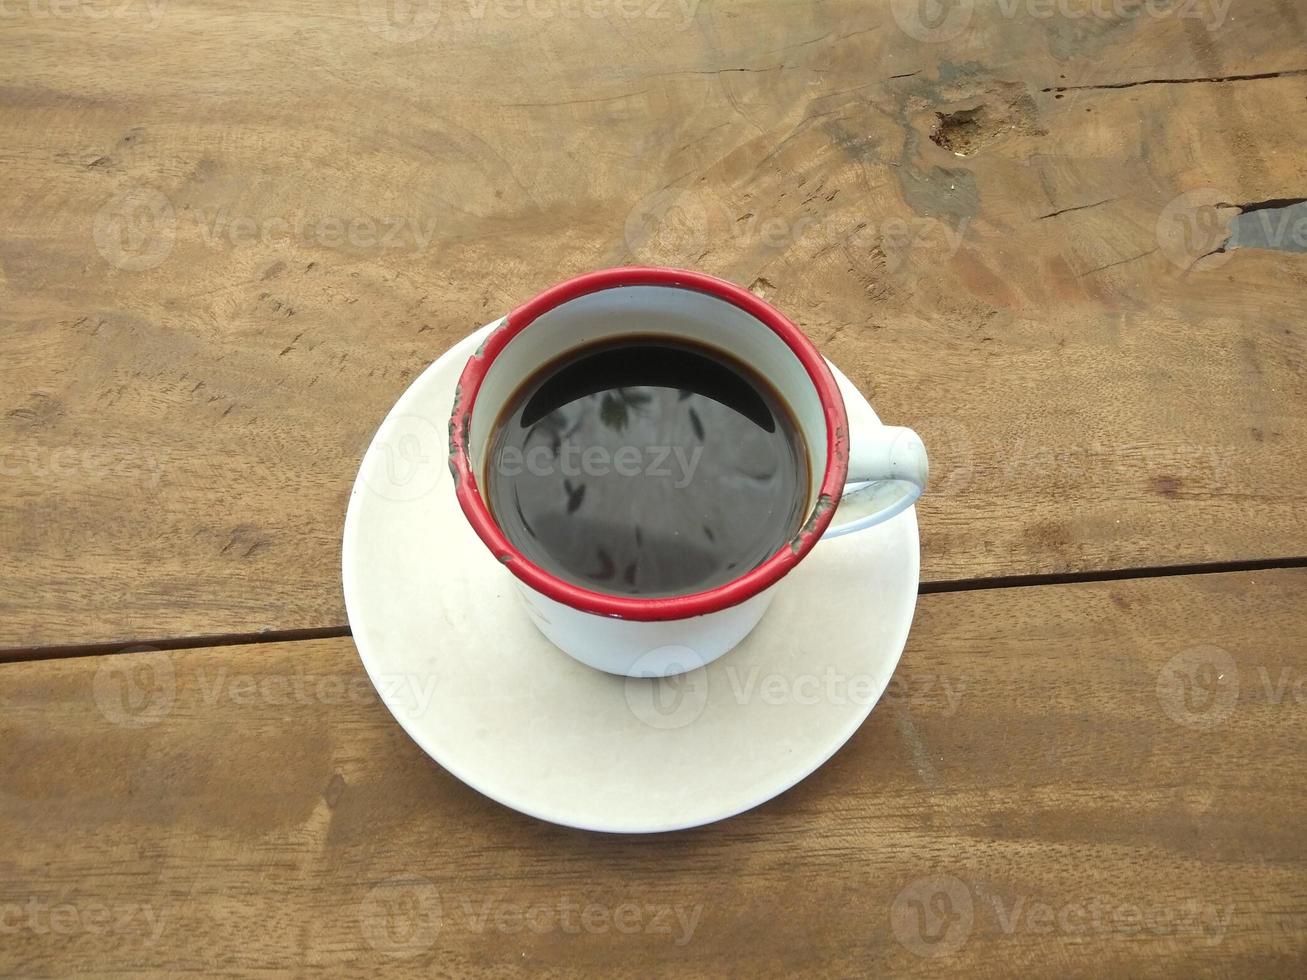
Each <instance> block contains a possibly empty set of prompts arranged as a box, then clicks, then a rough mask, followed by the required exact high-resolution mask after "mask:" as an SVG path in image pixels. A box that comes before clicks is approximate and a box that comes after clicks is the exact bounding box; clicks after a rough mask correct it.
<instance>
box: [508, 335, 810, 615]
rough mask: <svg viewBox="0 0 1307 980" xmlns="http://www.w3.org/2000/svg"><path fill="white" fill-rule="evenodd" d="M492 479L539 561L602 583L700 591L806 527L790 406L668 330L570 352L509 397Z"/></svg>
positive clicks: (594, 584) (629, 589)
mask: <svg viewBox="0 0 1307 980" xmlns="http://www.w3.org/2000/svg"><path fill="white" fill-rule="evenodd" d="M483 486H485V487H486V488H487V492H486V500H487V502H488V503H489V505H490V509H491V512H492V513H493V514H494V517H495V520H496V521H497V522H498V523H499V526H500V528H502V529H503V531H504V533H505V534H506V535H507V536H508V538H509V540H511V541H512V542H513V544H514V545H516V546H517V547H518V549H520V550H521V552H522V553H523V554H524V555H526V557H527V558H529V559H530V560H531V561H532V562H534V563H535V564H537V565H539V566H540V567H541V568H544V569H545V570H547V571H549V572H550V573H552V574H554V575H557V576H558V577H559V578H562V579H565V580H566V581H569V582H572V583H574V584H576V585H580V586H583V587H585V588H589V589H594V590H596V591H599V592H608V593H613V594H618V595H633V596H645V597H653V596H669V595H683V594H687V593H691V592H699V591H702V590H704V589H710V588H713V587H714V586H717V585H722V584H724V583H726V582H729V581H730V580H731V579H734V578H738V577H739V576H741V575H743V574H744V573H745V572H748V571H749V570H751V569H753V568H755V567H757V566H758V565H759V564H761V563H762V562H763V561H765V560H766V559H767V558H768V557H770V556H771V555H772V554H773V553H775V552H776V551H777V550H778V549H779V548H780V547H781V546H782V545H783V544H785V542H787V541H788V540H789V539H790V538H792V537H793V536H794V535H795V534H796V533H797V531H798V529H799V525H800V522H801V521H802V519H803V514H804V512H805V510H806V504H807V499H808V457H807V452H806V449H805V447H804V443H803V437H802V434H801V433H800V432H799V429H798V426H797V425H796V423H795V421H794V418H793V416H792V415H791V413H790V410H789V408H788V407H787V406H786V405H785V404H784V402H783V401H782V400H781V399H780V397H779V396H778V395H777V394H776V392H775V391H773V390H772V388H771V386H770V385H768V384H767V383H766V382H765V381H763V380H762V379H761V378H759V377H758V376H757V375H756V374H754V373H753V371H752V370H750V369H749V368H747V367H746V366H744V365H743V364H741V363H739V362H738V361H736V360H735V359H734V358H731V357H729V356H727V355H725V354H723V353H720V352H718V351H716V350H712V349H709V348H707V347H700V346H697V345H692V344H688V343H680V342H669V341H667V340H665V339H663V338H658V337H626V338H622V339H620V340H615V341H605V342H602V343H597V344H593V345H590V346H586V347H582V348H579V349H577V350H575V351H571V352H569V353H568V354H566V355H564V356H562V357H560V358H559V359H557V360H555V361H553V362H552V363H550V364H547V365H546V366H545V367H544V368H542V369H541V370H539V371H537V372H536V373H535V374H534V375H533V376H532V377H531V378H529V379H528V380H527V381H526V383H525V384H523V385H522V387H521V388H520V389H519V390H518V392H517V393H516V394H515V395H514V397H513V398H512V399H510V401H509V402H508V404H507V405H506V406H505V409H504V412H503V414H502V415H501V416H500V418H499V420H498V421H497V423H496V425H495V430H494V432H493V434H492V436H491V441H490V453H489V456H488V457H487V463H486V473H485V480H484V482H483Z"/></svg>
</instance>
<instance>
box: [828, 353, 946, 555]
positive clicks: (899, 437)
mask: <svg viewBox="0 0 1307 980" xmlns="http://www.w3.org/2000/svg"><path fill="white" fill-rule="evenodd" d="M836 380H837V381H839V382H840V388H841V389H842V391H841V393H842V394H843V395H844V406H845V409H846V411H847V413H848V418H849V475H848V482H847V483H846V484H845V485H844V493H843V494H842V495H841V496H840V503H839V506H838V507H837V508H836V510H835V517H834V519H833V520H832V521H831V523H830V526H829V527H828V528H826V533H825V534H823V535H822V539H823V540H825V539H826V538H837V537H839V536H840V535H841V534H850V533H852V532H853V531H861V530H862V529H863V528H868V527H871V526H873V525H875V524H880V523H881V522H883V521H887V520H889V519H890V518H891V517H894V516H895V515H896V514H900V513H902V512H903V511H905V510H907V509H908V508H909V507H911V506H912V505H913V504H914V503H916V501H917V498H918V497H920V496H921V494H922V491H923V490H925V489H926V477H927V474H928V472H929V464H928V463H927V460H926V447H925V445H924V444H923V443H922V441H921V437H920V436H918V435H917V434H916V433H915V432H913V431H912V430H911V429H906V428H904V427H903V426H899V425H881V423H880V421H879V420H878V419H877V418H876V416H875V413H873V412H872V411H871V408H870V407H869V406H868V405H867V403H866V400H865V399H864V398H863V397H862V396H861V395H860V394H858V393H857V391H856V389H854V388H853V386H852V385H851V384H850V383H849V382H848V380H847V379H845V378H843V377H841V376H839V375H836Z"/></svg>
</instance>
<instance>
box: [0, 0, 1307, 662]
mask: <svg viewBox="0 0 1307 980" xmlns="http://www.w3.org/2000/svg"><path fill="white" fill-rule="evenodd" d="M56 6H57V7H58V9H59V10H61V11H64V12H63V13H55V7H56ZM1063 6H1066V5H1063ZM10 7H11V8H13V9H12V14H13V15H12V16H8V15H7V17H6V19H5V21H4V24H5V29H4V31H3V32H2V33H0V163H2V164H3V167H4V172H5V180H4V181H3V182H2V183H0V213H3V215H4V218H5V221H4V228H3V232H0V327H2V329H3V335H2V336H3V356H2V357H0V454H2V456H0V465H2V466H3V474H2V475H0V550H2V551H3V553H4V555H5V556H6V557H5V559H4V562H5V565H4V574H3V575H0V649H2V648H6V647H8V648H14V647H23V646H32V645H44V644H76V643H96V642H102V643H112V642H118V641H126V640H128V639H133V638H136V639H139V638H150V637H158V636H178V635H211V634H232V633H252V632H257V631H260V630H265V629H299V628H313V627H327V626H339V625H341V624H343V623H344V609H343V604H342V601H341V596H340V586H339V573H338V564H339V563H338V555H339V532H340V525H341V520H342V517H343V513H344V508H345V501H346V498H347V494H348V489H349V487H350V484H351V482H352V479H353V476H354V473H355V472H356V468H357V465H358V462H359V460H360V457H361V455H362V453H363V451H364V448H365V447H366V445H367V443H368V440H369V436H370V434H371V432H372V431H373V430H374V428H375V426H376V425H377V424H378V422H379V421H380V419H381V418H382V416H383V415H384V413H385V412H386V410H387V408H388V407H389V406H390V405H391V404H392V403H393V401H394V400H395V398H396V397H397V396H398V395H399V394H400V392H402V391H403V390H404V388H405V386H406V385H407V384H408V382H409V381H411V379H412V378H413V377H414V376H415V375H416V373H417V372H419V371H420V370H421V369H422V368H423V367H425V366H426V365H427V364H428V363H429V362H430V361H431V360H432V359H434V358H435V357H436V356H437V355H438V354H439V353H440V352H441V351H442V350H444V349H445V348H447V347H448V346H449V345H450V344H451V343H452V342H453V341H455V340H456V339H457V338H458V337H460V336H463V335H464V334H465V333H466V332H468V331H469V330H471V329H472V328H474V327H476V326H478V325H480V324H481V323H484V322H486V321H488V320H490V319H493V318H494V317H496V316H498V315H499V314H501V313H502V312H504V311H505V310H507V309H509V308H511V307H512V306H513V305H515V304H516V303H518V302H520V301H522V300H523V299H525V298H527V297H529V296H531V295H532V294H534V293H535V292H536V291H538V290H539V289H541V288H542V287H545V286H547V285H549V284H551V283H553V282H555V281H558V280H560V279H562V278H564V277H567V276H570V275H572V274H575V273H578V272H581V271H584V270H588V269H593V268H597V267H602V266H608V265H614V264H621V263H627V262H633V261H640V262H652V263H661V264H677V265H685V266H692V267H695V268H700V269H704V270H706V271H709V272H713V273H716V274H719V275H722V276H724V277H726V278H729V279H732V280H734V281H736V282H740V283H742V284H744V285H746V286H750V287H751V288H753V289H754V290H755V291H757V292H759V293H761V294H762V295H764V296H765V297H766V298H768V299H769V300H772V301H774V302H775V303H776V304H777V305H778V306H779V307H780V308H781V309H783V310H785V311H787V312H788V313H789V314H791V315H792V316H793V317H794V318H795V319H796V320H797V321H798V322H799V323H800V324H801V325H802V326H803V327H804V329H806V330H807V331H808V332H809V334H810V335H811V336H812V337H813V338H814V339H815V340H816V341H817V342H818V343H819V345H820V346H821V347H822V348H823V350H824V351H825V352H827V353H828V354H829V355H830V356H831V357H832V358H833V359H834V360H835V361H836V362H837V363H838V364H839V365H840V366H841V367H842V368H843V369H844V370H845V372H846V373H848V374H849V375H850V377H851V378H852V379H853V380H854V381H855V383H857V384H858V385H859V386H860V387H861V388H862V389H863V390H864V391H866V392H867V393H868V394H869V396H870V397H871V399H872V401H873V403H874V404H875V406H876V407H877V409H878V410H879V411H880V413H881V414H882V416H883V417H884V418H886V419H887V420H890V421H893V422H896V423H905V424H911V425H913V426H915V427H916V428H918V429H919V431H921V432H922V433H923V435H924V436H925V437H926V440H927V444H928V446H929V448H930V450H931V453H932V462H933V472H934V487H933V490H932V493H931V496H930V497H929V498H928V499H927V500H926V501H925V502H924V503H923V504H922V505H921V525H922V529H923V551H924V554H923V575H924V578H925V579H926V580H927V581H940V580H954V579H969V578H978V577H986V576H995V575H1013V574H1025V573H1041V572H1068V571H1083V570H1093V569H1116V568H1127V567H1133V566H1138V565H1165V564H1172V563H1190V562H1218V561H1228V560H1242V559H1260V558H1275V557H1292V556H1302V555H1307V517H1304V515H1307V506H1304V503H1305V501H1304V490H1303V487H1304V482H1305V481H1304V476H1307V417H1305V414H1307V387H1305V386H1307V381H1304V378H1305V377H1307V371H1305V370H1304V367H1305V364H1307V357H1305V356H1304V355H1305V351H1304V348H1305V346H1307V339H1305V336H1304V330H1303V326H1302V318H1301V311H1302V308H1303V299H1304V295H1305V290H1304V286H1305V285H1307V272H1305V270H1307V266H1304V258H1303V255H1302V254H1293V253H1291V252H1288V251H1284V250H1280V249H1245V248H1240V249H1235V250H1233V251H1228V252H1221V251H1219V250H1218V249H1219V247H1220V244H1221V241H1222V240H1223V235H1224V231H1223V229H1224V228H1225V224H1223V222H1225V221H1227V220H1228V219H1229V218H1230V216H1231V215H1233V214H1235V213H1237V209H1236V207H1234V206H1235V205H1237V206H1249V205H1255V204H1258V203H1259V202H1267V201H1271V200H1279V199H1288V198H1294V197H1302V196H1304V195H1307V161H1305V160H1304V158H1303V156H1302V154H1301V152H1299V151H1300V146H1299V143H1300V140H1299V139H1298V134H1299V133H1301V132H1302V131H1303V129H1304V127H1305V126H1307V100H1304V98H1303V96H1304V95H1307V76H1304V74H1303V70H1304V69H1307V60H1304V55H1303V40H1304V35H1303V24H1302V17H1301V16H1300V15H1298V14H1296V13H1295V12H1294V9H1293V5H1292V4H1288V3H1283V2H1275V0H1247V2H1244V0H1240V2H1239V4H1238V5H1237V9H1235V8H1230V9H1229V10H1226V12H1225V13H1226V14H1228V16H1220V17H1218V16H1217V15H1218V14H1219V13H1220V10H1219V9H1217V6H1215V5H1212V4H1207V5H1201V4H1200V5H1199V7H1200V8H1201V9H1197V8H1194V6H1193V5H1177V9H1176V10H1174V11H1172V12H1171V14H1168V15H1166V16H1154V15H1151V14H1145V13H1139V12H1138V11H1137V10H1136V11H1135V12H1134V13H1133V14H1130V15H1125V14H1122V15H1121V16H1114V17H1109V18H1104V17H1101V16H1095V15H1086V16H1071V15H1064V14H1061V13H1057V10H1059V9H1060V8H1056V7H1055V8H1054V15H1053V16H1044V15H1037V14H1031V13H1029V11H1028V10H1027V5H1023V4H1015V5H1014V4H1006V5H1004V4H999V5H994V4H988V3H986V4H977V5H972V4H959V5H955V7H957V10H958V11H959V12H960V13H961V14H964V15H965V16H966V18H967V20H966V22H965V23H963V24H961V27H960V30H958V31H957V32H953V27H954V26H956V25H955V23H954V22H953V21H947V22H945V23H944V24H943V25H942V27H941V28H940V30H942V32H943V33H944V34H948V35H949V36H948V37H947V38H944V37H942V35H941V34H940V33H938V32H937V33H934V34H931V33H930V29H929V28H928V26H927V30H926V32H925V34H923V29H922V27H921V25H920V24H919V23H918V22H917V21H914V20H913V19H912V18H913V17H914V16H917V15H919V13H920V9H919V8H918V5H916V4H910V3H900V2H897V0H896V2H894V3H891V4H888V5H879V6H876V7H872V8H869V7H868V6H866V5H864V4H859V3H853V2H851V0H850V2H835V3H823V4H821V5H800V6H797V7H795V6H790V7H786V8H785V9H784V10H783V11H782V10H781V9H779V8H777V7H775V6H774V5H772V4H769V3H763V2H760V0H756V2H747V0H744V2H723V3H702V4H697V3H694V2H692V0H686V2H685V3H683V4H678V3H670V2H669V3H667V4H658V5H655V4H653V3H652V0H650V3H648V4H645V5H643V6H642V5H641V4H639V3H635V4H632V3H629V2H624V3H623V4H621V5H618V4H616V3H614V4H605V5H601V6H593V5H591V6H582V7H581V8H580V9H581V13H579V14H576V15H575V16H572V15H567V14H564V13H562V12H561V11H563V10H565V9H566V10H571V9H573V8H572V7H571V6H563V7H560V6H558V5H556V4H550V3H546V2H543V0H542V2H541V3H539V4H532V5H531V7H530V8H529V9H528V8H526V7H525V6H518V5H516V4H511V3H508V2H507V0H486V2H485V3H479V2H478V3H472V4H463V3H453V2H447V3H445V4H443V5H442V6H441V7H440V9H439V10H438V16H434V14H435V13H437V11H436V8H434V7H431V6H424V5H423V4H422V3H420V2H419V3H417V4H415V5H410V7H409V8H408V9H410V10H411V11H413V19H412V20H403V19H402V18H401V19H400V20H399V21H396V22H394V23H392V22H391V21H389V20H387V19H386V17H387V15H386V13H385V10H386V9H388V8H386V5H383V4H381V3H380V2H378V3H376V4H375V5H374V4H373V3H372V2H371V0H361V3H359V4H347V5H345V6H344V7H340V8H339V9H337V8H335V7H332V8H328V7H327V6H325V5H321V4H313V3H308V2H303V0H290V2H283V3H278V4H275V5H272V6H271V7H269V5H267V4H254V3H241V2H233V0H202V2H197V3H192V4H186V5H184V6H182V5H178V4H168V5H166V6H164V7H156V6H151V5H150V4H149V3H147V2H146V0H135V2H134V3H127V4H123V5H121V8H122V11H123V12H122V13H121V14H115V15H114V16H113V17H108V18H102V17H93V16H90V13H89V12H88V8H89V5H85V6H78V5H74V6H73V7H67V6H66V5H64V4H58V5H54V6H43V5H42V4H40V3H35V4H11V5H10ZM1182 7H1183V8H1184V9H1186V10H1191V11H1193V10H1197V12H1198V13H1201V14H1204V15H1205V17H1206V19H1205V20H1204V19H1202V18H1196V17H1194V16H1187V15H1186V16H1182V15H1181V12H1180V8H1182ZM114 9H115V10H118V9H119V7H118V5H115V8H114ZM949 9H950V10H952V9H953V8H949ZM1040 9H1043V7H1041V8H1040ZM1076 9H1077V10H1079V9H1080V8H1079V7H1077V8H1076ZM1149 9H1151V7H1150V8H1149ZM586 10H593V11H596V13H595V15H594V16H591V15H590V14H589V13H586V12H585V11H586ZM550 11H553V13H550ZM914 12H915V13H914ZM156 13H157V14H158V16H157V17H156V16H155V15H156ZM397 16H398V15H397ZM950 16H953V15H952V14H950ZM959 23H960V22H959ZM905 24H906V25H907V26H906V27H904V26H903V25H905ZM410 36H412V40H409V41H407V42H402V40H401V39H402V38H406V37H410ZM107 65H112V66H113V68H112V70H108V69H107V68H106V66H107ZM1186 194H1190V195H1191V196H1190V197H1183V196H1182V195H1186ZM1195 195H1196V196H1195ZM1177 199H1178V203H1177ZM1216 205H1232V206H1231V207H1224V208H1218V207H1216ZM1250 213H1251V212H1250ZM1257 213H1264V214H1266V215H1267V216H1268V218H1272V217H1274V215H1275V213H1276V212H1275V211H1274V210H1273V209H1271V210H1265V211H1264V212H1257ZM1213 221H1215V222H1216V224H1215V225H1213V224H1212V222H1213ZM1213 228H1215V230H1213ZM1293 231H1294V229H1292V228H1289V229H1285V230H1283V234H1284V235H1289V234H1291V233H1292V232H1293ZM1282 237H1283V236H1282ZM1208 251H1210V252H1212V254H1210V255H1206V257H1203V255H1204V253H1206V252H1208Z"/></svg>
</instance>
